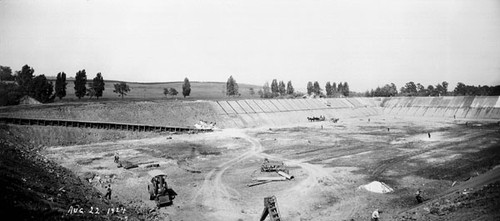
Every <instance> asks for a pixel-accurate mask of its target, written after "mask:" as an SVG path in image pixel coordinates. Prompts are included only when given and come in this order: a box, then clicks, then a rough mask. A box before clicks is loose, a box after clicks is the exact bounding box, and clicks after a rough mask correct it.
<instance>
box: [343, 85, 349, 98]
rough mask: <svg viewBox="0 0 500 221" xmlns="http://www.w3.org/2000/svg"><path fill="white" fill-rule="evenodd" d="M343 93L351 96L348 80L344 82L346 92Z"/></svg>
mask: <svg viewBox="0 0 500 221" xmlns="http://www.w3.org/2000/svg"><path fill="white" fill-rule="evenodd" d="M343 95H344V96H346V97H349V84H347V82H344V92H343Z"/></svg>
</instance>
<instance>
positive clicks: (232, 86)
mask: <svg viewBox="0 0 500 221" xmlns="http://www.w3.org/2000/svg"><path fill="white" fill-rule="evenodd" d="M238 94H239V93H238V83H236V80H234V78H233V76H232V75H231V76H229V78H228V79H227V83H226V95H227V96H235V95H238Z"/></svg>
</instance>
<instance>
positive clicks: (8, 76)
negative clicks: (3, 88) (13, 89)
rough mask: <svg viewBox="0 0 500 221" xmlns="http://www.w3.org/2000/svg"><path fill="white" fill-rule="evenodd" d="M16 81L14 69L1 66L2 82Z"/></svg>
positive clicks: (0, 77) (0, 76) (0, 78)
mask: <svg viewBox="0 0 500 221" xmlns="http://www.w3.org/2000/svg"><path fill="white" fill-rule="evenodd" d="M14 79H15V78H14V76H13V75H12V69H11V68H10V67H7V66H2V65H0V81H12V80H14Z"/></svg>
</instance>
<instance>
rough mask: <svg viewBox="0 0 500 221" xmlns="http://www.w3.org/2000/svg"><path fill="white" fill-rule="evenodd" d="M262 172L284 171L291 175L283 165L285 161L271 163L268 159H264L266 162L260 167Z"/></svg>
mask: <svg viewBox="0 0 500 221" xmlns="http://www.w3.org/2000/svg"><path fill="white" fill-rule="evenodd" d="M260 171H262V172H279V171H283V172H285V173H289V171H288V169H287V168H286V167H285V164H284V163H283V161H269V160H268V159H267V158H265V159H264V162H263V163H262V165H261V166H260Z"/></svg>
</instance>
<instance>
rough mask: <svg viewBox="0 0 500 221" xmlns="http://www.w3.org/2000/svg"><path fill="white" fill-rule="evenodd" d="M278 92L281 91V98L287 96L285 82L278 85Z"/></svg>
mask: <svg viewBox="0 0 500 221" xmlns="http://www.w3.org/2000/svg"><path fill="white" fill-rule="evenodd" d="M278 91H279V93H280V95H281V96H283V95H285V94H286V86H285V82H283V81H280V83H279V84H278Z"/></svg>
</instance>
